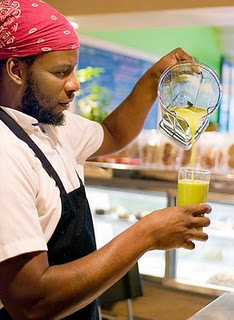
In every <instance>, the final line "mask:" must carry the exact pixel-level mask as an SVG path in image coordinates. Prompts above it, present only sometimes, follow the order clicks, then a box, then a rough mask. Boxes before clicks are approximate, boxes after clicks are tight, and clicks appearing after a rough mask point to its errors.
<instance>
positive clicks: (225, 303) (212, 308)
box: [188, 293, 234, 320]
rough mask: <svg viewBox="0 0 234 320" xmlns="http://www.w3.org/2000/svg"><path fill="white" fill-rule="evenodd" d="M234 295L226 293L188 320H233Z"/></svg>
mask: <svg viewBox="0 0 234 320" xmlns="http://www.w3.org/2000/svg"><path fill="white" fill-rule="evenodd" d="M233 319H234V293H224V294H222V295H221V296H220V297H219V298H217V299H215V300H214V301H212V302H211V303H210V304H208V305H207V306H206V307H204V308H203V309H201V310H200V311H198V312H197V313H196V314H194V315H193V316H192V317H191V318H189V319H188V320H233Z"/></svg>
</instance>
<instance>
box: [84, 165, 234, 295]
mask: <svg viewBox="0 0 234 320" xmlns="http://www.w3.org/2000/svg"><path fill="white" fill-rule="evenodd" d="M159 175H160V179H157V178H155V177H154V179H150V178H149V177H145V176H144V175H143V176H142V174H141V171H138V170H134V171H132V170H128V169H126V167H125V169H124V170H120V171H118V169H117V170H115V169H114V173H113V172H112V176H111V177H108V178H106V177H105V178H102V176H99V177H91V176H89V175H88V176H86V187H87V196H88V199H89V201H90V206H91V211H92V213H93V219H94V225H95V232H96V237H97V245H98V247H100V246H102V245H103V244H105V243H106V242H108V241H109V240H110V239H112V238H113V237H114V236H116V235H117V234H119V233H120V232H122V231H123V230H125V229H126V228H128V227H129V226H130V225H131V224H133V223H135V222H136V221H137V219H140V218H141V217H142V216H143V215H145V214H147V213H148V212H151V211H152V210H156V209H161V208H163V207H166V206H167V205H169V206H170V205H174V204H175V198H176V180H175V178H173V179H171V180H170V179H164V180H162V179H161V178H162V176H163V174H162V172H160V174H159ZM164 178H165V175H164ZM225 179H226V180H225ZM225 181H226V182H225ZM208 202H209V203H210V204H211V206H212V209H213V210H212V213H211V214H210V218H211V224H210V226H209V227H208V228H206V232H207V233H208V235H209V240H208V241H207V242H196V248H195V250H192V251H190V250H184V249H177V250H169V251H166V252H164V251H157V250H155V251H151V252H149V253H147V254H145V255H144V256H143V257H142V258H141V259H140V260H139V270H140V273H141V274H142V275H143V276H144V277H146V278H150V279H154V278H157V279H158V278H160V281H161V282H162V283H163V284H164V285H165V286H171V287H176V288H181V289H186V290H191V291H197V292H202V293H208V294H214V295H217V294H221V293H223V292H226V291H233V292H234V245H233V243H234V177H233V176H232V175H231V176H228V177H214V176H213V177H212V178H211V185H210V191H209V195H208Z"/></svg>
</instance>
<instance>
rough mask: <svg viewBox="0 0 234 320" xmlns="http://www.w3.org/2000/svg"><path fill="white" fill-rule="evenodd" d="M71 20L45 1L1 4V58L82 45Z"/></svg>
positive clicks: (14, 0) (12, 0)
mask: <svg viewBox="0 0 234 320" xmlns="http://www.w3.org/2000/svg"><path fill="white" fill-rule="evenodd" d="M79 47H80V44H79V39H78V36H77V34H76V32H75V30H74V28H73V27H72V26H71V24H70V23H69V21H68V20H67V19H66V18H65V17H64V16H63V15H62V14H61V13H59V12H58V11H57V10H55V9H54V8H52V7H51V6H49V5H48V4H46V3H45V2H44V1H42V0H3V1H2V2H1V3H0V59H7V58H11V57H27V56H33V55H38V54H40V53H44V52H49V51H55V50H69V49H76V48H79Z"/></svg>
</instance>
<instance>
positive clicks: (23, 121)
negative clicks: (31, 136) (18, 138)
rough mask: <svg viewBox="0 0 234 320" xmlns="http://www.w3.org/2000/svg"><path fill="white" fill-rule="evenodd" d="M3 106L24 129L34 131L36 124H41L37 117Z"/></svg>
mask: <svg viewBox="0 0 234 320" xmlns="http://www.w3.org/2000/svg"><path fill="white" fill-rule="evenodd" d="M1 108H2V109H3V110H4V111H5V112H7V113H8V114H9V116H10V117H11V118H12V119H14V120H15V121H16V122H17V123H18V124H19V125H20V126H21V127H22V128H23V129H25V130H29V131H34V128H35V126H39V123H38V121H37V119H35V118H33V117H31V116H29V115H27V114H25V113H23V112H21V111H19V110H15V109H12V108H9V107H2V106H1Z"/></svg>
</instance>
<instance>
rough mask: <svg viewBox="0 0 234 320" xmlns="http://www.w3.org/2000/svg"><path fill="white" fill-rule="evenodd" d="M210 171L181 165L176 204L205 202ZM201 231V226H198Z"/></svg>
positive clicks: (186, 204)
mask: <svg viewBox="0 0 234 320" xmlns="http://www.w3.org/2000/svg"><path fill="white" fill-rule="evenodd" d="M209 182H210V171H209V170H205V169H199V168H187V167H182V168H180V169H179V172H178V185H177V199H176V204H177V206H189V205H193V204H198V203H205V202H206V200H207V193H208V190H209ZM199 230H200V231H202V228H199Z"/></svg>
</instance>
